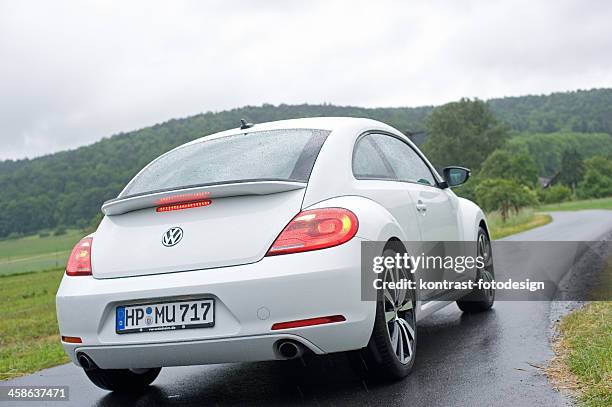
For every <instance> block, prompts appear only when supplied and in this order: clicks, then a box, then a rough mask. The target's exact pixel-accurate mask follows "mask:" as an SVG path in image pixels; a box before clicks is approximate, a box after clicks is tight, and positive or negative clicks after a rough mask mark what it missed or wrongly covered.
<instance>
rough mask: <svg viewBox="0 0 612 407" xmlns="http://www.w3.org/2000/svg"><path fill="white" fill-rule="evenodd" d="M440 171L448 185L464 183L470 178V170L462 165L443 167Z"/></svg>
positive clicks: (453, 185) (454, 185)
mask: <svg viewBox="0 0 612 407" xmlns="http://www.w3.org/2000/svg"><path fill="white" fill-rule="evenodd" d="M442 173H443V174H444V179H445V180H446V183H447V185H448V186H449V187H456V186H459V185H461V184H464V183H465V182H466V181H467V180H468V179H469V178H470V170H469V169H468V168H463V167H445V168H444V169H443V170H442Z"/></svg>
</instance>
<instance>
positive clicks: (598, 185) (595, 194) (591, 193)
mask: <svg viewBox="0 0 612 407" xmlns="http://www.w3.org/2000/svg"><path fill="white" fill-rule="evenodd" d="M584 167H585V169H586V171H585V174H584V178H583V179H582V181H581V182H580V184H579V185H578V191H577V192H578V196H579V197H581V198H605V197H608V196H612V160H611V159H610V157H607V158H606V157H602V156H595V157H592V158H589V159H588V160H585V162H584Z"/></svg>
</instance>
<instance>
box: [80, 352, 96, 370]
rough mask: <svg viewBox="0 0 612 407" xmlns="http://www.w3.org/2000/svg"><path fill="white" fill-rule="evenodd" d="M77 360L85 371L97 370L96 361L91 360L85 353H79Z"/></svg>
mask: <svg viewBox="0 0 612 407" xmlns="http://www.w3.org/2000/svg"><path fill="white" fill-rule="evenodd" d="M77 360H78V362H79V365H81V367H82V368H83V369H85V370H91V369H96V368H97V366H96V364H95V363H94V361H93V360H91V358H90V357H89V356H87V355H86V354H84V353H79V354H78V355H77Z"/></svg>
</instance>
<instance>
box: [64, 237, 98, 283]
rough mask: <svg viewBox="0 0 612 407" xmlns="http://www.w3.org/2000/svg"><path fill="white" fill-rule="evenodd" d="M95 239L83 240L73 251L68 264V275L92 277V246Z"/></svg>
mask: <svg viewBox="0 0 612 407" xmlns="http://www.w3.org/2000/svg"><path fill="white" fill-rule="evenodd" d="M92 242H93V238H91V237H86V238H83V239H81V241H80V242H79V243H77V244H76V245H75V246H74V248H73V249H72V253H70V257H69V258H68V264H66V274H67V275H69V276H90V275H91V244H92Z"/></svg>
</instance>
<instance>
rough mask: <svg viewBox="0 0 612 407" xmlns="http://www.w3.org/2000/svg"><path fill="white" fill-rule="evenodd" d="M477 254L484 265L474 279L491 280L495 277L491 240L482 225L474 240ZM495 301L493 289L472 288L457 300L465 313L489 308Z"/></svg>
mask: <svg viewBox="0 0 612 407" xmlns="http://www.w3.org/2000/svg"><path fill="white" fill-rule="evenodd" d="M476 250H477V256H483V258H484V267H483V268H480V269H478V272H477V275H476V279H477V280H484V281H493V280H494V279H495V270H494V267H493V252H492V250H491V240H490V239H489V235H488V234H487V231H486V230H484V229H483V228H482V227H479V228H478V237H477V240H476ZM494 302H495V289H494V288H492V289H490V290H484V289H483V290H474V291H472V292H471V293H469V294H468V295H466V296H465V297H463V298H462V299H460V300H458V301H457V306H458V307H459V309H460V310H461V311H463V312H466V313H476V312H483V311H487V310H489V309H491V307H492V306H493V303H494Z"/></svg>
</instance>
